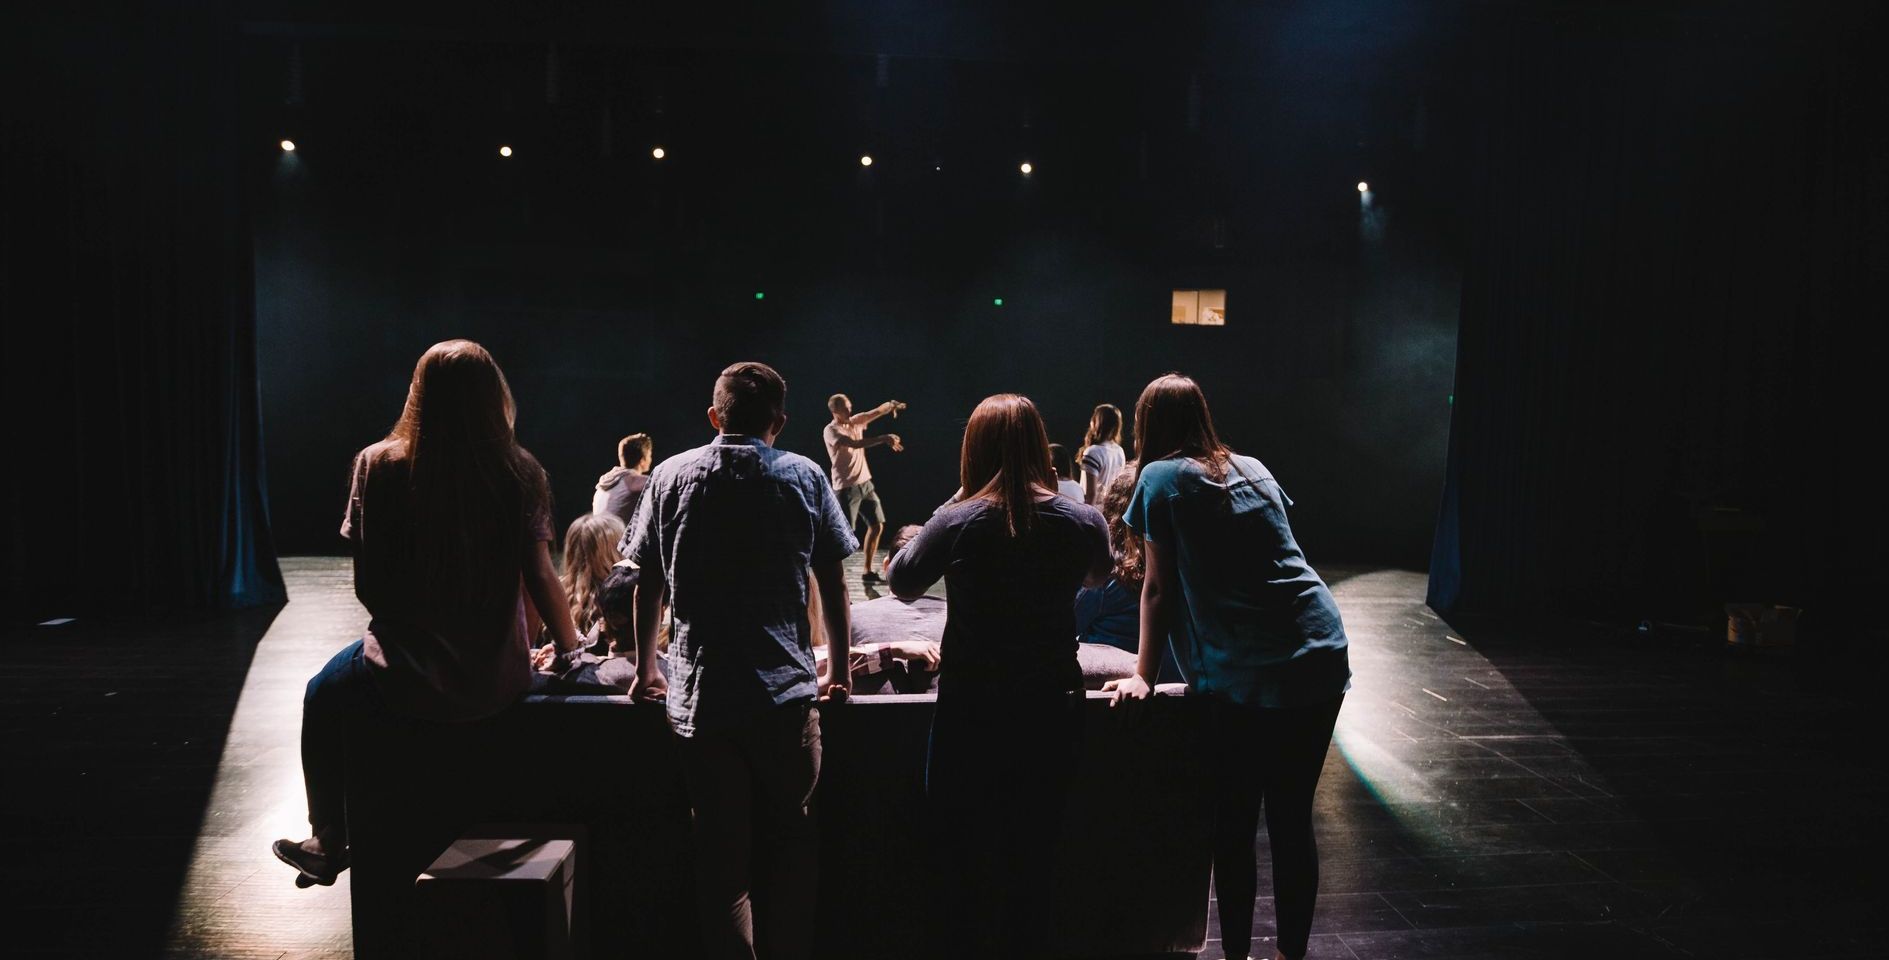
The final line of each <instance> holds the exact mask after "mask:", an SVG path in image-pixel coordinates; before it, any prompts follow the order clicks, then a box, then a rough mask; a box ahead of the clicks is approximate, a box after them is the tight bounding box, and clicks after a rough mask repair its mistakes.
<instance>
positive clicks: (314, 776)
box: [273, 340, 578, 886]
mask: <svg viewBox="0 0 1889 960" xmlns="http://www.w3.org/2000/svg"><path fill="white" fill-rule="evenodd" d="M513 417H514V407H513V404H512V394H511V389H510V387H508V386H507V385H506V383H505V375H504V374H503V373H501V372H500V371H499V367H498V363H497V362H496V361H494V360H493V359H492V355H491V354H490V353H487V352H486V350H485V348H484V347H481V346H479V345H478V344H476V343H473V342H472V341H470V340H448V341H446V342H444V343H436V344H434V345H433V346H432V347H431V348H430V349H428V350H427V351H426V353H425V354H424V355H422V356H421V357H420V362H419V363H418V364H417V365H415V367H414V369H413V381H412V383H411V384H410V385H409V386H408V388H407V402H406V407H405V409H404V410H403V411H402V412H401V414H400V419H399V421H398V422H397V423H395V424H394V428H393V430H392V432H390V433H389V434H388V435H387V438H386V439H384V440H382V441H380V442H379V443H376V444H374V445H372V446H370V447H368V448H367V449H365V450H362V451H361V452H360V453H359V454H358V455H357V456H356V457H355V458H354V479H353V489H352V491H351V493H350V494H349V496H348V508H347V513H346V515H345V517H344V518H343V519H342V521H341V535H342V536H343V537H345V538H346V539H347V540H348V542H349V543H350V544H351V545H352V547H353V551H354V593H355V596H357V597H359V598H360V601H361V604H362V605H363V606H365V607H366V608H367V612H368V615H369V616H370V618H371V619H370V620H369V622H368V625H367V632H366V634H365V635H364V636H363V637H362V638H361V639H359V640H356V641H355V642H353V643H351V644H349V645H348V646H347V647H345V648H343V649H342V650H341V652H340V653H337V654H335V656H334V658H333V659H331V660H329V661H328V665H327V666H325V667H323V668H322V669H321V672H320V673H317V674H316V675H315V677H314V679H312V680H310V681H309V682H308V688H307V692H306V694H305V696H304V697H303V700H302V778H303V780H304V782H305V783H306V785H307V788H308V822H309V825H310V826H311V827H312V828H313V833H314V835H313V836H311V837H310V838H308V839H307V840H303V841H301V842H299V843H297V842H295V841H292V840H277V841H276V842H275V845H274V848H273V849H274V852H275V854H276V856H277V857H279V858H281V859H282V861H283V862H284V863H287V864H289V865H290V866H292V867H295V868H296V870H297V871H299V875H298V876H297V877H296V882H297V884H299V885H302V886H307V885H310V884H323V885H325V884H331V883H333V882H334V880H335V877H336V875H338V874H339V873H340V872H341V871H342V870H344V869H346V868H347V865H348V824H347V812H346V808H347V794H348V788H347V767H348V763H347V738H348V727H349V725H350V718H361V717H366V718H369V719H370V720H371V719H372V718H374V717H379V716H385V715H387V714H389V713H392V714H399V715H402V716H407V717H413V718H417V719H421V720H435V721H467V720H477V719H480V718H482V717H487V716H490V715H492V714H495V713H497V712H499V711H500V710H503V709H504V708H505V707H506V706H507V705H509V704H510V703H512V701H514V700H516V699H518V696H519V694H521V693H524V692H525V690H526V689H527V688H529V687H530V686H531V684H532V671H531V650H530V647H529V642H530V631H529V627H528V624H527V615H526V610H527V607H528V606H529V607H534V608H535V609H537V610H538V611H540V612H542V613H543V614H544V616H545V620H546V623H547V626H548V628H549V630H550V633H551V637H552V640H553V642H554V644H555V646H556V649H557V650H559V651H563V652H566V653H573V652H575V651H576V650H577V648H578V647H577V644H578V638H577V632H576V630H575V629H574V628H573V627H572V624H571V616H570V606H569V602H568V600H567V598H566V597H565V595H564V587H563V585H562V584H561V583H559V582H558V578H557V573H556V571H555V570H554V569H553V568H552V566H551V550H550V546H549V542H550V540H551V534H552V531H551V504H550V493H549V490H550V487H549V484H548V483H547V481H546V479H545V475H544V468H542V467H540V466H539V465H538V461H537V460H536V459H535V458H533V457H532V455H531V454H530V453H528V452H527V451H526V450H525V448H523V447H521V446H519V445H518V441H517V439H516V437H515V436H514V434H513V432H512V421H513Z"/></svg>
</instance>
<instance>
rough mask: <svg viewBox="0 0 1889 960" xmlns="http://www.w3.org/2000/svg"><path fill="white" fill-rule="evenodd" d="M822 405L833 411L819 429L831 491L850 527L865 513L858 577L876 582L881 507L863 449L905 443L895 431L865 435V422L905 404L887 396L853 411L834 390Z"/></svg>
mask: <svg viewBox="0 0 1889 960" xmlns="http://www.w3.org/2000/svg"><path fill="white" fill-rule="evenodd" d="M826 408H827V409H828V410H830V411H832V413H833V422H832V423H829V424H827V425H826V430H825V431H823V434H824V436H825V438H826V456H827V459H828V460H829V461H831V462H832V464H833V466H832V474H833V492H834V494H836V495H837V496H838V497H839V499H840V509H842V510H844V511H845V512H846V522H847V524H848V525H850V526H851V527H853V529H854V530H857V529H858V528H859V515H860V514H861V513H862V512H863V513H865V515H866V535H865V536H864V537H862V538H860V539H861V543H862V545H863V549H862V550H861V554H862V559H863V560H864V561H865V566H866V575H865V576H864V577H862V578H861V579H862V580H864V581H865V582H867V583H878V582H880V577H879V568H878V567H877V566H876V565H874V563H873V559H874V554H876V553H878V552H879V535H880V534H881V533H884V532H885V507H883V506H881V505H880V504H879V494H878V493H877V492H875V491H874V490H873V489H872V470H870V469H869V468H867V466H866V450H867V449H868V448H870V447H891V448H892V452H893V453H900V452H903V451H904V450H905V445H904V444H903V443H901V442H900V441H899V435H898V434H896V433H882V434H879V435H878V436H875V437H868V436H866V424H869V423H871V422H873V421H874V420H877V419H879V418H880V417H883V416H885V415H886V414H888V413H889V414H891V415H893V416H894V417H896V416H898V415H899V411H900V410H903V409H905V404H903V403H900V402H898V401H897V400H887V401H886V402H884V403H882V404H879V405H878V406H876V407H873V408H872V409H870V410H866V411H863V412H860V413H854V412H853V401H852V400H851V399H849V398H848V397H847V396H846V394H843V393H836V394H834V395H833V396H831V397H828V398H827V401H826Z"/></svg>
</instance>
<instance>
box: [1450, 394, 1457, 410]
mask: <svg viewBox="0 0 1889 960" xmlns="http://www.w3.org/2000/svg"><path fill="white" fill-rule="evenodd" d="M1450 406H1452V407H1453V406H1456V394H1453V393H1452V394H1450Z"/></svg>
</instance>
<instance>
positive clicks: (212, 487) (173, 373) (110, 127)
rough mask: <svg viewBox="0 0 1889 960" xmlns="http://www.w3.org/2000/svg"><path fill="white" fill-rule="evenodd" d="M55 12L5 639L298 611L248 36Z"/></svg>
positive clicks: (20, 276) (16, 61) (11, 112)
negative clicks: (49, 619)
mask: <svg viewBox="0 0 1889 960" xmlns="http://www.w3.org/2000/svg"><path fill="white" fill-rule="evenodd" d="M38 6H40V7H43V8H45V9H42V10H40V11H38V12H36V13H35V14H24V15H23V16H22V21H23V22H22V23H21V24H19V25H18V26H17V27H16V28H12V29H10V31H9V32H10V33H11V34H12V37H11V39H12V40H13V43H12V44H11V45H10V46H11V48H12V49H11V51H10V56H8V58H7V59H8V64H7V66H6V67H5V69H6V70H7V71H8V72H9V74H11V75H10V76H9V77H7V78H6V84H5V86H6V88H7V89H6V94H5V95H6V96H7V98H8V101H9V102H8V109H7V114H8V124H9V128H10V129H9V134H8V136H7V137H6V138H5V147H4V149H0V164H4V167H0V171H3V172H4V180H5V188H4V189H5V190H6V191H7V202H6V204H5V213H4V214H0V217H3V218H4V219H0V243H3V244H4V250H3V252H0V258H3V260H4V273H0V283H3V284H4V288H3V289H0V303H4V305H5V307H4V308H5V311H6V313H7V315H8V316H7V320H6V332H5V334H4V337H5V340H4V344H5V347H4V360H3V361H0V364H3V366H0V370H3V371H4V376H3V378H0V380H3V382H0V389H4V391H5V409H6V410H7V411H8V413H9V415H10V416H9V419H10V426H11V428H12V429H11V430H10V434H11V436H9V438H8V440H7V447H8V450H9V455H8V457H7V464H6V468H5V470H4V474H5V477H6V479H5V480H4V481H3V482H4V484H5V486H4V490H5V494H6V496H5V517H4V521H0V522H4V523H5V525H6V528H7V537H6V540H7V544H6V573H5V591H6V597H7V607H8V619H9V620H10V621H11V620H16V619H23V618H27V617H44V616H52V615H59V614H66V615H74V614H82V613H91V612H105V611H117V612H132V611H135V612H140V613H147V612H186V611H194V610H210V609H219V608H228V607H238V606H249V605H256V604H263V603H270V602H279V601H281V600H282V599H283V588H282V578H281V575H280V572H279V570H278V569H277V565H276V557H275V551H274V547H273V545H272V543H271V539H270V534H269V517H268V509H267V505H266V500H265V497H264V481H263V459H262V424H261V422H260V419H259V412H258V408H259V404H258V397H257V387H258V385H257V379H256V344H255V303H254V296H253V291H252V283H251V272H252V270H251V249H250V240H249V230H248V224H247V219H246V215H245V210H244V203H243V196H244V190H243V187H242V176H241V171H242V169H243V165H244V163H245V161H246V158H247V159H253V157H252V156H250V154H253V152H254V151H249V150H248V149H247V148H248V147H249V146H250V145H248V144H245V143H243V142H242V141H241V139H240V137H239V134H238V130H237V110H236V97H237V94H238V90H237V85H236V74H237V71H236V66H237V52H238V32H237V25H236V21H235V18H234V17H233V16H232V15H231V11H230V10H229V8H228V7H227V5H225V4H223V3H215V2H211V3H198V2H189V0H175V2H167V3H139V4H122V5H117V6H115V7H104V8H100V7H97V6H95V5H91V4H83V5H78V4H75V5H70V6H67V5H38ZM80 8H82V9H80Z"/></svg>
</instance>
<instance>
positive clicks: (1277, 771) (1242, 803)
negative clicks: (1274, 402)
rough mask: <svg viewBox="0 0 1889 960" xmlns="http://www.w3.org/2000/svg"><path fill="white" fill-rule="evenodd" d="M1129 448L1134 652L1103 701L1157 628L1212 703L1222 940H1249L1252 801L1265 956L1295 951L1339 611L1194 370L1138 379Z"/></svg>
mask: <svg viewBox="0 0 1889 960" xmlns="http://www.w3.org/2000/svg"><path fill="white" fill-rule="evenodd" d="M1135 453H1136V459H1137V460H1139V461H1140V463H1141V477H1140V479H1139V480H1137V481H1136V484H1135V491H1134V497H1133V499H1132V500H1130V501H1129V504H1128V512H1127V514H1126V515H1125V517H1124V522H1126V523H1127V524H1128V525H1129V526H1130V527H1133V528H1134V529H1135V531H1136V532H1137V533H1139V534H1140V535H1141V538H1142V551H1143V578H1144V579H1143V582H1142V593H1141V631H1140V633H1141V637H1140V661H1139V664H1138V666H1137V668H1136V674H1137V675H1136V676H1134V677H1130V678H1128V679H1126V680H1122V681H1119V682H1117V683H1113V684H1110V685H1109V688H1110V689H1115V690H1117V695H1116V700H1115V703H1116V705H1118V706H1119V705H1121V703H1122V701H1123V700H1124V699H1136V700H1139V699H1143V698H1145V697H1147V696H1148V691H1149V685H1150V683H1152V678H1153V677H1154V676H1155V670H1156V665H1157V664H1158V663H1159V662H1160V657H1161V652H1160V651H1161V648H1162V647H1164V646H1166V645H1167V639H1168V637H1169V636H1170V633H1171V635H1172V637H1173V639H1174V643H1175V645H1176V647H1177V648H1178V649H1179V651H1180V655H1181V660H1182V663H1183V666H1184V667H1185V669H1186V672H1187V676H1188V684H1189V689H1190V691H1191V692H1192V693H1195V694H1199V695H1203V696H1205V697H1206V698H1207V700H1208V704H1209V708H1208V709H1209V711H1210V714H1211V716H1212V717H1213V723H1212V726H1213V729H1212V738H1213V740H1212V745H1211V750H1212V754H1211V755H1212V756H1214V757H1215V758H1216V766H1215V768H1214V771H1213V774H1214V777H1215V782H1214V784H1213V793H1214V802H1215V811H1214V839H1213V858H1214V859H1213V880H1214V888H1215V897H1216V899H1217V901H1218V903H1219V907H1220V939H1221V943H1222V944H1223V945H1224V947H1225V950H1226V955H1227V956H1228V957H1232V958H1239V957H1244V956H1246V955H1247V950H1248V949H1249V948H1250V947H1251V946H1252V930H1253V896H1254V893H1255V892H1256V889H1257V886H1258V879H1257V872H1258V866H1257V864H1256V863H1255V854H1254V850H1253V839H1254V835H1255V834H1256V833H1257V832H1258V829H1259V812H1260V808H1261V806H1262V803H1263V805H1264V808H1265V811H1266V832H1267V837H1268V839H1269V841H1270V843H1271V845H1272V875H1273V897H1274V904H1275V905H1276V914H1277V917H1276V919H1277V925H1278V930H1279V944H1278V947H1279V949H1278V952H1277V953H1276V954H1275V957H1276V958H1284V960H1299V958H1301V957H1303V956H1304V955H1305V950H1306V943H1307V939H1308V937H1309V936H1310V935H1311V930H1312V912H1313V907H1314V905H1315V902H1316V900H1317V897H1318V847H1317V845H1316V844H1315V843H1314V841H1313V836H1312V797H1313V794H1314V792H1315V791H1316V790H1317V788H1318V776H1319V771H1320V770H1321V769H1322V768H1323V767H1324V764H1325V753H1326V750H1327V748H1328V747H1329V746H1330V745H1331V735H1332V728H1333V725H1334V724H1335V723H1336V722H1337V719H1338V710H1339V707H1340V706H1341V705H1342V704H1343V703H1344V696H1345V691H1346V690H1348V689H1350V686H1351V666H1350V662H1349V658H1348V655H1347V652H1346V647H1347V643H1346V639H1345V626H1344V622H1343V621H1342V620H1341V619H1340V617H1339V615H1338V605H1337V604H1336V603H1335V602H1334V601H1333V600H1332V596H1331V591H1330V590H1328V589H1326V587H1325V583H1324V581H1322V580H1320V579H1319V577H1318V574H1317V573H1316V572H1314V571H1313V570H1312V567H1311V565H1310V564H1308V563H1306V561H1305V555H1304V553H1302V552H1301V551H1300V550H1299V545H1298V542H1297V541H1296V540H1294V539H1293V536H1292V528H1291V526H1290V525H1288V524H1287V523H1286V508H1287V507H1289V506H1291V504H1292V501H1291V499H1290V498H1288V497H1287V496H1286V495H1285V491H1284V490H1282V489H1280V487H1279V482H1278V481H1277V480H1275V479H1273V476H1272V473H1271V472H1270V471H1268V470H1267V469H1266V467H1265V465H1264V464H1262V463H1260V462H1259V461H1258V460H1255V459H1253V458H1252V457H1247V456H1241V455H1240V454H1237V453H1234V452H1233V451H1232V450H1231V449H1229V448H1228V447H1227V446H1226V445H1225V444H1223V443H1221V442H1220V438H1219V435H1218V434H1216V433H1215V432H1214V429H1213V417H1212V415H1211V414H1210V413H1209V412H1208V410H1207V397H1206V395H1205V394H1203V393H1202V392H1201V390H1200V387H1199V386H1198V385H1197V384H1195V383H1194V381H1192V380H1190V379H1188V378H1187V377H1183V376H1181V375H1180V374H1174V373H1170V374H1167V375H1166V376H1162V377H1157V378H1156V379H1155V380H1154V382H1152V383H1150V384H1148V387H1147V389H1145V390H1143V391H1142V392H1141V399H1140V400H1139V401H1138V402H1137V403H1136V404H1135ZM1130 773H1132V771H1130ZM1129 855H1130V856H1133V855H1135V854H1134V853H1133V852H1131V853H1130V854H1129Z"/></svg>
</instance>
